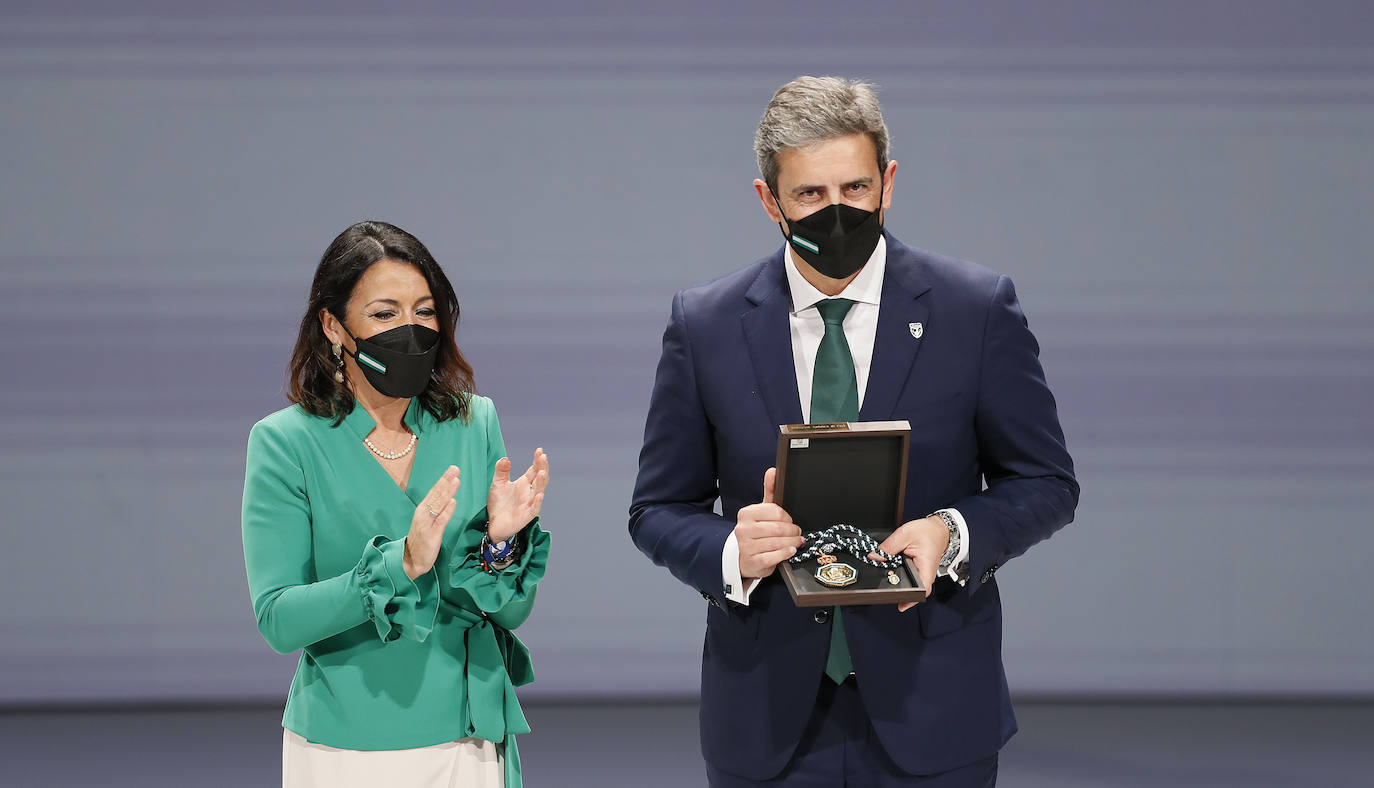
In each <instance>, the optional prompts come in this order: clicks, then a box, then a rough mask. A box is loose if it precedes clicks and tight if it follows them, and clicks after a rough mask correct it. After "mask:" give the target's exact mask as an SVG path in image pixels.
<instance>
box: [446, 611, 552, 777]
mask: <svg viewBox="0 0 1374 788" xmlns="http://www.w3.org/2000/svg"><path fill="white" fill-rule="evenodd" d="M440 609H441V610H443V611H444V612H446V613H448V614H449V615H451V616H453V618H454V619H456V620H458V621H461V622H463V624H464V625H465V629H464V630H463V646H464V647H465V648H466V649H467V667H466V679H467V681H466V685H467V697H465V698H464V699H463V705H464V706H465V707H466V709H465V711H466V716H467V718H468V735H469V736H473V737H476V738H478V739H485V740H487V741H490V742H496V743H497V744H501V745H502V746H503V749H504V753H503V756H502V757H503V758H504V759H505V779H506V783H505V784H506V785H520V751H519V750H518V749H517V747H516V744H515V734H517V733H529V732H530V724H529V722H527V721H526V720H525V714H524V712H523V711H521V710H520V703H519V701H518V700H516V697H515V688H516V687H517V686H521V685H524V684H528V683H530V682H531V681H533V680H534V669H533V666H532V664H531V662H530V652H529V649H527V648H525V644H524V643H521V642H520V639H519V638H517V637H516V636H515V635H514V634H512V633H511V632H509V631H507V630H505V629H502V628H501V627H499V626H497V625H495V624H493V623H492V622H491V619H488V618H486V617H484V616H479V615H477V614H476V613H473V612H472V611H470V610H464V609H463V608H460V607H457V606H454V605H450V604H448V603H442V602H441V604H440Z"/></svg>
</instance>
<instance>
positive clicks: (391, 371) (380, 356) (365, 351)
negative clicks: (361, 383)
mask: <svg viewBox="0 0 1374 788" xmlns="http://www.w3.org/2000/svg"><path fill="white" fill-rule="evenodd" d="M342 324H343V323H342V321H340V325H342ZM344 333H345V334H348V336H349V338H350V339H352V340H353V344H354V345H356V346H357V348H358V349H357V350H356V351H353V352H349V353H348V354H349V355H350V356H352V357H353V360H354V361H356V362H358V369H361V370H362V371H363V375H364V376H365V377H366V378H367V382H368V383H371V384H372V388H374V389H376V390H377V391H378V392H380V393H382V394H385V395H386V396H388V397H398V398H400V399H409V398H410V397H414V396H416V395H418V394H419V393H420V392H422V391H424V390H425V386H427V385H429V376H430V375H431V374H433V372H434V360H435V359H436V358H438V356H439V332H438V331H435V330H434V329H432V328H430V327H428V326H419V325H415V324H414V323H411V324H408V325H404V326H397V327H396V328H393V329H391V330H389V331H383V332H382V333H380V334H374V335H372V336H370V337H368V338H367V339H358V338H357V337H355V336H353V335H352V334H350V333H349V332H348V329H346V328H345V329H344ZM345 352H347V349H345Z"/></svg>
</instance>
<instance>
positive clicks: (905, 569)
mask: <svg viewBox="0 0 1374 788" xmlns="http://www.w3.org/2000/svg"><path fill="white" fill-rule="evenodd" d="M910 445H911V425H910V424H909V423H907V422H905V421H864V422H840V423H834V424H784V425H782V426H780V427H779V428H778V462H777V469H778V471H777V480H776V484H775V488H774V499H775V500H776V501H777V502H778V504H779V505H780V506H782V508H783V509H785V510H786V511H787V513H788V514H790V515H791V516H792V521H793V522H794V523H796V524H797V525H798V526H800V527H801V529H802V533H803V534H806V533H810V532H812V531H820V530H823V529H826V528H829V527H830V526H832V525H836V524H837V523H848V524H849V525H853V526H855V527H857V528H860V529H862V530H863V531H864V532H865V533H867V534H868V535H869V536H871V537H873V538H874V539H875V540H877V541H878V542H879V543H881V542H882V541H883V540H884V539H886V538H887V537H888V536H889V535H890V534H891V533H892V532H893V531H894V530H895V529H896V528H897V526H899V525H901V524H902V501H903V499H904V498H905V496H906V462H907V451H908V449H909V448H910ZM805 549H806V546H803V547H802V550H805ZM836 555H837V556H838V558H839V561H840V562H841V563H845V564H848V565H849V566H851V567H853V568H854V569H855V570H857V571H858V578H857V580H855V582H853V583H851V584H850V585H846V586H843V587H840V588H832V587H829V586H825V585H822V584H821V582H820V581H818V580H817V579H816V570H817V569H818V568H819V564H818V563H817V562H816V560H815V559H807V560H806V561H803V562H802V563H800V564H794V563H791V562H790V561H784V562H783V563H781V564H779V565H778V571H779V572H780V573H781V574H782V579H783V583H784V584H785V585H786V586H787V591H788V592H789V593H790V594H791V595H792V601H794V602H796V604H797V605H799V606H801V607H821V606H826V607H828V606H831V605H877V604H897V603H900V602H921V601H924V600H925V598H926V592H925V586H924V585H922V583H921V578H920V575H918V574H917V573H916V565H915V563H914V562H912V560H911V559H910V558H908V559H906V561H905V562H904V563H903V566H902V567H901V568H900V569H897V570H896V572H897V575H898V581H899V582H898V584H897V585H892V584H891V582H890V581H889V578H888V572H887V570H886V569H881V568H878V567H875V566H869V565H868V564H865V563H863V562H862V561H859V560H858V559H856V558H854V557H853V556H851V555H849V554H848V553H846V552H844V551H840V552H839V553H837V554H836ZM832 565H833V564H832Z"/></svg>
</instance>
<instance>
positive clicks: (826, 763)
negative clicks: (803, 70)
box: [630, 77, 1078, 788]
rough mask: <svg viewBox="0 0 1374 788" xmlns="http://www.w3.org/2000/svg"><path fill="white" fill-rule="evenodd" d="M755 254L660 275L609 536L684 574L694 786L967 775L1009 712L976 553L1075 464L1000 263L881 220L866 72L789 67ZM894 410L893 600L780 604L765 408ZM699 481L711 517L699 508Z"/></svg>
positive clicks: (1027, 523) (844, 417)
mask: <svg viewBox="0 0 1374 788" xmlns="http://www.w3.org/2000/svg"><path fill="white" fill-rule="evenodd" d="M754 147H755V151H756V153H757V155H758V160H759V169H760V172H761V174H762V176H763V177H762V178H761V179H758V180H755V181H754V188H755V190H756V191H757V192H758V196H759V201H760V202H761V203H762V205H763V210H764V211H765V212H766V213H767V214H768V217H769V219H770V220H771V221H773V222H774V223H776V224H778V226H779V227H780V228H781V229H782V233H783V236H784V238H786V243H785V244H784V246H783V247H782V248H781V249H779V250H778V251H776V252H774V253H773V254H772V255H769V256H768V257H765V258H764V259H762V260H760V261H758V262H756V263H754V264H753V265H751V266H749V267H748V268H745V269H743V270H741V271H738V272H736V273H733V274H730V275H728V276H725V277H723V278H721V279H718V280H716V281H714V282H711V283H709V284H706V285H703V286H701V287H696V288H692V289H688V290H684V291H682V292H680V293H678V294H677V296H676V297H675V298H674V300H673V307H672V317H671V320H670V322H669V324H668V328H667V330H666V331H665V332H664V336H663V355H662V358H661V360H660V361H659V366H658V374H657V378H656V380H655V383H654V388H653V394H652V398H651V400H650V405H649V415H648V421H647V424H646V426H645V430H644V447H643V450H642V451H641V453H640V464H639V477H638V479H637V481H636V484H635V491H634V500H633V503H632V505H631V509H630V534H631V536H632V538H633V539H634V542H635V544H636V545H637V546H638V547H639V549H640V550H642V551H643V552H644V553H645V554H646V555H648V556H649V557H650V558H651V559H652V560H653V561H654V563H656V564H659V565H661V566H666V567H667V568H668V569H669V571H671V572H672V573H673V575H674V576H675V577H677V578H678V579H679V580H681V581H682V582H683V583H686V584H687V585H689V586H691V587H692V588H694V589H696V590H697V591H699V592H700V593H701V595H702V596H703V597H704V598H705V599H706V601H707V602H708V603H709V605H708V607H707V609H706V639H705V645H704V648H703V655H702V678H701V742H702V750H703V754H704V755H705V759H706V766H707V774H708V777H709V782H710V784H711V785H712V786H717V787H718V788H725V787H729V788H735V787H736V786H765V785H767V786H797V787H800V786H808V787H810V786H816V787H817V788H819V787H820V786H827V787H828V786H844V785H849V786H864V788H883V787H884V786H908V785H920V786H927V787H929V788H933V787H935V786H939V787H941V788H943V787H944V786H950V787H951V788H952V787H953V786H960V787H962V786H989V785H994V784H995V782H996V779H997V752H998V750H999V749H1000V748H1001V747H1002V745H1003V744H1005V743H1006V741H1007V739H1009V738H1010V737H1011V735H1012V734H1013V733H1014V732H1015V731H1016V720H1015V718H1014V716H1013V714H1012V709H1011V702H1010V700H1009V696H1008V692H1007V682H1006V676H1005V673H1004V671H1003V668H1002V656H1001V650H1002V618H1001V610H1002V608H1001V602H1000V597H999V594H998V590H997V583H996V581H995V580H994V578H993V575H994V573H995V572H996V571H997V569H998V567H1000V566H1002V565H1003V564H1005V563H1006V562H1007V561H1008V560H1009V559H1011V558H1014V557H1016V556H1018V555H1021V554H1022V553H1024V552H1025V551H1026V549H1027V548H1029V547H1030V546H1031V545H1032V544H1035V543H1036V542H1038V541H1040V540H1042V539H1045V538H1047V537H1048V536H1049V535H1050V534H1052V533H1053V532H1054V531H1055V530H1057V529H1058V528H1060V527H1061V526H1063V525H1065V524H1066V523H1068V522H1069V521H1070V520H1072V519H1073V511H1074V507H1075V506H1076V505H1077V502H1078V484H1077V482H1076V481H1075V479H1074V476H1073V463H1072V460H1071V459H1070V457H1069V454H1068V451H1067V449H1066V447H1065V443H1064V435H1063V431H1062V430H1061V429H1060V426H1059V419H1058V415H1057V412H1056V409H1055V402H1054V397H1053V396H1052V395H1051V393H1050V390H1049V387H1048V386H1047V384H1046V382H1045V377H1044V373H1043V371H1042V369H1041V366H1040V361H1039V346H1038V344H1037V343H1036V340H1035V338H1034V337H1033V336H1032V335H1031V333H1030V330H1029V329H1028V328H1027V325H1026V320H1025V317H1024V316H1023V314H1022V312H1021V308H1020V305H1019V304H1018V302H1017V299H1016V292H1015V290H1014V288H1013V287H1012V283H1011V280H1010V279H1008V278H1007V277H1005V276H1000V275H998V274H996V273H994V272H992V271H989V270H987V269H985V268H982V267H979V266H976V265H973V264H970V263H966V262H961V261H957V260H951V259H948V258H945V257H941V256H938V255H934V254H931V253H928V252H924V251H920V250H918V249H913V248H911V247H908V246H905V245H904V244H902V243H901V242H900V241H898V240H897V239H896V238H895V237H893V236H892V235H891V234H889V233H888V232H887V231H886V229H884V228H883V226H882V217H883V212H884V211H886V210H887V209H888V207H889V206H890V205H891V202H892V194H893V185H894V180H895V176H896V174H897V162H895V161H889V160H888V135H887V128H886V126H885V125H884V123H883V119H882V113H881V110H880V108H879V106H878V101H877V98H876V96H875V95H874V94H873V91H872V89H871V88H870V87H869V86H868V85H866V84H864V83H862V82H854V81H848V80H843V79H836V78H832V77H824V78H814V77H800V78H798V79H796V80H793V81H792V82H790V83H788V84H787V85H784V86H783V87H782V88H781V89H779V90H778V92H777V93H776V94H775V95H774V96H773V99H772V101H771V102H770V103H769V105H768V108H767V109H766V110H765V113H764V116H763V120H762V121H761V122H760V124H759V128H758V132H757V135H756V137H755V143H754ZM889 419H905V420H907V421H909V422H910V423H911V452H910V458H909V463H908V477H907V482H906V500H905V501H904V507H905V509H904V510H905V511H906V512H907V513H908V515H911V514H916V513H930V514H929V516H924V517H920V518H918V519H914V520H911V521H909V522H906V523H904V524H903V525H901V526H900V527H899V528H898V529H897V530H896V531H895V532H894V533H893V534H892V535H891V536H890V537H889V538H888V539H887V540H886V541H885V542H883V544H882V548H883V549H884V550H886V551H887V552H889V553H892V554H896V553H899V552H901V553H905V554H906V555H907V556H910V557H911V558H912V559H913V561H914V562H915V563H916V565H917V568H918V573H919V574H920V576H921V577H922V578H923V579H924V580H925V582H926V585H927V587H928V588H933V595H930V596H928V597H927V598H926V600H925V601H924V602H923V603H921V604H920V605H917V606H915V609H914V611H911V612H907V611H908V610H909V609H910V608H911V607H912V605H909V604H908V605H903V606H900V607H898V606H895V605H873V606H853V607H844V608H840V609H829V608H799V607H797V606H796V605H794V604H793V602H792V600H791V598H790V597H789V595H788V593H787V591H786V589H785V587H784V585H783V584H782V582H780V580H779V577H778V574H777V572H775V568H776V567H777V565H778V564H779V563H781V562H783V561H785V560H787V559H788V558H789V557H791V556H792V555H794V554H795V553H796V551H797V549H798V548H799V547H800V546H801V545H802V543H803V540H802V537H801V531H800V529H799V528H798V527H797V526H796V525H795V524H793V523H792V518H791V517H790V516H789V515H788V513H787V512H786V511H784V510H783V509H782V508H781V507H779V506H778V505H777V504H776V503H775V502H774V501H773V485H774V470H773V468H771V467H770V466H771V465H772V463H773V459H774V456H775V452H776V447H777V437H778V425H780V424H794V423H802V422H807V421H811V422H815V421H837V420H838V421H857V420H862V421H881V420H889ZM717 499H719V501H720V508H721V514H716V513H715V511H714V507H715V503H716V501H717Z"/></svg>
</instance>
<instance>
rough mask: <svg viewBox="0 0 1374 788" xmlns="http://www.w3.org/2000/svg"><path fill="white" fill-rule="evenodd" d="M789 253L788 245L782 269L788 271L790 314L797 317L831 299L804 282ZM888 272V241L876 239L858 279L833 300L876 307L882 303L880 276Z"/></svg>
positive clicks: (881, 277)
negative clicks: (837, 299) (790, 296)
mask: <svg viewBox="0 0 1374 788" xmlns="http://www.w3.org/2000/svg"><path fill="white" fill-rule="evenodd" d="M794 254H796V252H794V251H792V247H791V245H790V244H789V245H788V246H787V248H786V250H785V254H783V268H784V269H785V270H786V271H787V285H788V287H789V289H791V291H792V314H794V315H795V314H797V313H798V312H801V311H803V310H805V309H810V308H811V307H813V306H815V305H816V304H817V303H818V302H820V301H824V300H825V299H827V298H831V296H828V295H826V294H825V293H822V292H821V291H819V290H817V289H816V288H815V287H813V286H812V285H811V283H810V282H808V281H806V277H804V276H802V275H801V271H799V270H797V263H796V261H795V260H793V259H792V255H794ZM886 268H887V238H885V237H883V236H881V235H880V236H878V245H877V246H875V247H873V254H871V255H869V256H868V262H866V263H864V267H863V268H861V269H859V275H858V276H856V277H854V280H853V281H851V282H850V283H849V284H848V285H846V286H845V288H844V289H843V290H841V291H840V294H839V295H837V296H834V297H835V298H848V299H849V300H850V301H854V302H856V303H861V304H873V305H874V306H877V305H878V304H879V303H880V302H881V300H882V294H883V272H884V271H885V270H886Z"/></svg>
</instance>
